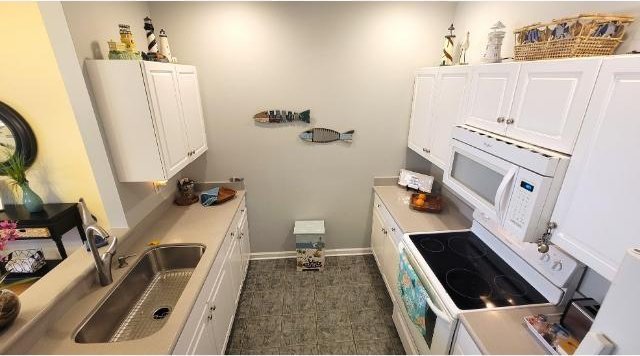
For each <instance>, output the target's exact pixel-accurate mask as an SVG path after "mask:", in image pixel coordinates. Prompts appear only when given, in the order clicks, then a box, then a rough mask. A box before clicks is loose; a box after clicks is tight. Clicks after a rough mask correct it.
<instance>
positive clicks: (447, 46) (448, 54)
mask: <svg viewBox="0 0 640 356" xmlns="http://www.w3.org/2000/svg"><path fill="white" fill-rule="evenodd" d="M455 29H456V28H455V27H453V24H451V26H449V34H448V35H446V36H444V45H443V47H442V59H441V60H440V65H441V66H450V65H452V64H453V50H454V48H453V39H454V38H456V35H454V34H453V31H454V30H455Z"/></svg>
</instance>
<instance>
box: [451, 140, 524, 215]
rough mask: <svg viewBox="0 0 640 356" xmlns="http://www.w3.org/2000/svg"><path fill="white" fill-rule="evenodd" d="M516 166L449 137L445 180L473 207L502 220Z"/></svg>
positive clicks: (516, 169)
mask: <svg viewBox="0 0 640 356" xmlns="http://www.w3.org/2000/svg"><path fill="white" fill-rule="evenodd" d="M517 171H518V166H516V165H514V164H513V163H510V162H508V161H505V160H503V159H501V158H498V157H496V156H494V155H492V154H489V153H487V152H485V151H482V150H479V149H477V148H475V147H473V146H470V145H467V144H465V143H462V142H460V141H457V140H452V143H451V156H450V158H449V167H448V168H447V172H446V174H445V175H444V182H445V184H447V185H448V186H449V187H450V188H451V189H452V190H453V191H454V192H455V193H457V194H458V195H460V196H461V197H462V198H463V199H465V200H466V201H467V202H468V203H469V204H471V205H472V206H473V207H474V208H475V209H478V210H480V211H482V212H483V213H485V215H486V216H487V217H489V218H491V219H492V220H494V221H496V222H501V221H502V218H503V215H504V214H505V210H506V206H507V204H508V199H509V196H510V192H511V189H512V186H513V180H514V176H515V175H516V174H517Z"/></svg>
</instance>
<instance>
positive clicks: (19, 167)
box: [0, 154, 43, 213]
mask: <svg viewBox="0 0 640 356" xmlns="http://www.w3.org/2000/svg"><path fill="white" fill-rule="evenodd" d="M0 173H2V174H4V175H6V176H8V177H9V178H10V179H11V180H12V182H11V183H12V184H13V185H14V186H18V187H20V189H21V190H22V203H23V204H24V207H25V208H26V209H27V210H28V211H29V212H30V213H38V212H41V211H42V208H43V203H42V198H40V196H39V195H38V194H36V192H34V191H33V190H32V189H31V187H29V181H28V180H27V165H26V162H25V159H24V157H23V156H22V155H21V154H14V155H11V156H10V157H8V158H7V160H6V161H5V162H4V164H3V165H2V166H0Z"/></svg>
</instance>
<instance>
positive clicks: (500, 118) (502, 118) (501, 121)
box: [496, 116, 504, 124]
mask: <svg viewBox="0 0 640 356" xmlns="http://www.w3.org/2000/svg"><path fill="white" fill-rule="evenodd" d="M496 122H497V123H499V124H501V123H503V122H504V117H503V116H500V117H498V118H497V119H496Z"/></svg>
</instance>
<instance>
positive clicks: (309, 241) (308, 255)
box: [293, 220, 325, 271]
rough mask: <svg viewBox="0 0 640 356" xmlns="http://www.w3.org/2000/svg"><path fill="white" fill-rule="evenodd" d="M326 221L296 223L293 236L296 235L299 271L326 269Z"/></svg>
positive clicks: (301, 221)
mask: <svg viewBox="0 0 640 356" xmlns="http://www.w3.org/2000/svg"><path fill="white" fill-rule="evenodd" d="M324 232H325V230H324V220H300V221H296V224H295V226H294V228H293V234H294V235H296V252H297V255H298V261H297V266H298V268H297V269H298V271H305V270H319V271H322V270H323V269H324Z"/></svg>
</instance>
